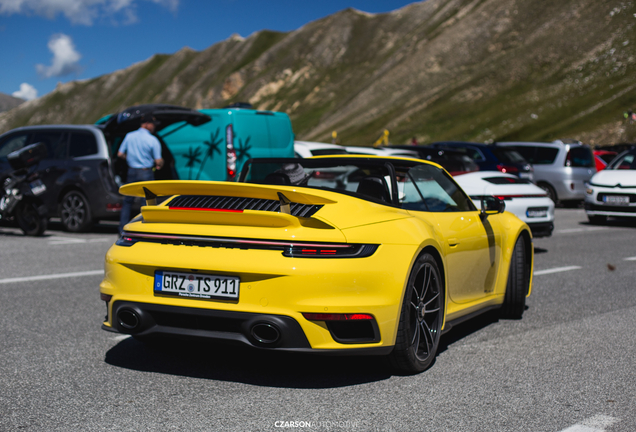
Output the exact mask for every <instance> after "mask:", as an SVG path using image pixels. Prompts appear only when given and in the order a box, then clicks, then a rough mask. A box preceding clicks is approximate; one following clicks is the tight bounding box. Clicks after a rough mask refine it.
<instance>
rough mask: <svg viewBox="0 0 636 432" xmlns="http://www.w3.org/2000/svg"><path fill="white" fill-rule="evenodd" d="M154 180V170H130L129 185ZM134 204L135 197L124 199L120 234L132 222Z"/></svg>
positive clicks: (120, 219)
mask: <svg viewBox="0 0 636 432" xmlns="http://www.w3.org/2000/svg"><path fill="white" fill-rule="evenodd" d="M154 179H155V173H154V171H153V170H152V169H140V168H128V182H127V183H135V182H141V181H149V180H154ZM133 202H135V197H131V196H127V197H125V198H124V205H123V206H122V208H121V216H120V218H119V234H122V233H123V232H124V225H126V224H127V223H128V222H129V221H130V210H131V208H132V205H133ZM144 203H145V200H144Z"/></svg>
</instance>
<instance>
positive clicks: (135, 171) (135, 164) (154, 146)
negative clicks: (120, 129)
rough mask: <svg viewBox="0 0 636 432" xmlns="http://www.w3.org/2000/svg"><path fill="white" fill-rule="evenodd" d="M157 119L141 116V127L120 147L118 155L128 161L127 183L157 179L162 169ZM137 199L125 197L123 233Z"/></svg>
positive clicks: (120, 228)
mask: <svg viewBox="0 0 636 432" xmlns="http://www.w3.org/2000/svg"><path fill="white" fill-rule="evenodd" d="M155 127H156V120H155V118H154V117H153V116H152V115H151V114H144V115H142V116H141V127H140V128H139V129H137V130H136V131H133V132H129V133H128V134H127V135H126V137H125V138H124V141H123V142H122V143H121V146H120V147H119V151H118V152H117V156H119V157H120V158H123V159H125V160H126V162H128V178H127V181H126V182H127V183H134V182H140V181H148V180H154V179H155V173H154V170H155V169H161V167H162V166H163V159H162V158H161V143H159V140H158V139H157V137H155V136H154V135H153V132H154V131H155ZM134 201H135V198H134V197H130V196H127V197H125V198H124V204H123V206H122V209H121V216H120V219H119V233H120V234H121V233H123V231H124V225H126V224H127V223H128V222H129V221H130V210H131V208H132V204H133V202H134Z"/></svg>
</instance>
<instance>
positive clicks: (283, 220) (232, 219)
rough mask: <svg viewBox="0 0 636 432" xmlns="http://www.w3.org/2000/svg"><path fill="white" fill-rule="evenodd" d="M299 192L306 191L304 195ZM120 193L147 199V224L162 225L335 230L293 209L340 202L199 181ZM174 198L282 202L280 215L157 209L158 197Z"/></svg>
mask: <svg viewBox="0 0 636 432" xmlns="http://www.w3.org/2000/svg"><path fill="white" fill-rule="evenodd" d="M297 189H303V190H302V192H300V191H298V190H297ZM119 192H120V193H121V194H123V195H128V196H136V197H145V198H146V201H147V205H146V206H144V207H142V209H141V212H142V215H143V217H144V220H145V221H146V222H160V223H203V224H217V225H243V226H266V227H285V226H301V225H302V226H310V227H313V228H327V227H328V228H333V227H331V226H327V225H325V224H324V223H323V222H319V221H317V220H314V222H311V221H310V220H307V219H306V218H299V217H296V216H293V215H292V212H291V211H290V209H291V206H292V204H293V203H297V204H304V205H309V206H322V205H325V204H334V203H336V202H337V201H336V200H334V199H331V197H330V195H334V198H335V195H336V194H335V193H334V192H330V191H321V190H312V189H305V188H297V187H296V186H272V185H256V184H248V183H230V182H214V181H197V180H168V181H147V182H138V183H130V184H127V185H124V186H122V187H121V188H120V189H119ZM174 195H196V196H223V197H225V196H227V197H234V198H248V199H264V200H276V201H278V202H280V212H272V211H255V210H241V211H237V212H231V213H228V212H226V211H224V210H223V209H210V210H212V211H200V210H204V209H201V208H197V209H195V208H175V207H170V206H169V205H168V206H157V205H156V203H157V200H156V198H157V197H161V196H163V197H165V196H174ZM175 199H176V198H175ZM171 201H174V200H171ZM308 217H309V216H308ZM301 219H302V220H301Z"/></svg>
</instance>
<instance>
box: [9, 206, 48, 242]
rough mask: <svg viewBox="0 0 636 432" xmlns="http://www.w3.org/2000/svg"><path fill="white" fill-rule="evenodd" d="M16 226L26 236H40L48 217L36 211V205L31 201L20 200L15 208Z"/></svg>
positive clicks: (44, 229)
mask: <svg viewBox="0 0 636 432" xmlns="http://www.w3.org/2000/svg"><path fill="white" fill-rule="evenodd" d="M15 219H16V222H17V223H18V226H19V227H20V229H21V230H22V232H24V234H26V235H28V236H41V235H42V234H44V231H46V227H47V225H48V219H47V218H46V216H42V215H40V213H38V207H37V205H36V204H35V203H33V202H31V201H20V202H19V203H18V205H17V207H16V209H15Z"/></svg>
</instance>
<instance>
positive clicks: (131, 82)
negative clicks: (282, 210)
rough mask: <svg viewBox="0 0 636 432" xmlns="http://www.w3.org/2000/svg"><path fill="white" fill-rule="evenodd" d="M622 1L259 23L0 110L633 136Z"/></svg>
mask: <svg viewBox="0 0 636 432" xmlns="http://www.w3.org/2000/svg"><path fill="white" fill-rule="evenodd" d="M635 25H636V5H635V2H634V1H633V0H561V1H553V0H428V1H425V2H419V3H413V4H411V5H409V6H406V7H404V8H402V9H399V10H396V11H394V12H391V13H386V14H377V15H372V14H367V13H364V12H360V11H357V10H353V9H347V10H343V11H341V12H338V13H336V14H334V15H331V16H328V17H326V18H324V19H321V20H318V21H314V22H311V23H308V24H306V25H305V26H303V27H301V28H299V29H298V30H296V31H293V32H290V33H276V32H271V31H267V30H264V31H261V32H258V33H255V34H253V35H252V36H250V37H248V38H245V39H243V38H241V37H238V36H233V37H230V38H229V39H227V40H225V41H223V42H220V43H217V44H215V45H213V46H211V47H209V48H208V49H206V50H204V51H201V52H197V51H193V50H191V49H189V48H184V49H182V50H181V51H179V52H177V53H175V54H173V55H155V56H153V57H152V58H150V59H148V60H146V61H143V62H141V63H138V64H135V65H132V66H130V67H129V68H126V69H123V70H119V71H115V72H113V73H111V74H108V75H104V76H101V77H98V78H95V79H91V80H86V81H76V82H71V83H68V84H64V85H60V86H59V87H58V88H57V89H56V90H55V91H54V92H52V93H50V94H48V95H46V96H44V97H42V98H39V99H37V100H34V101H30V102H27V103H25V104H23V105H21V106H20V107H18V108H16V109H14V110H12V111H10V112H8V113H3V114H0V131H2V132H4V131H6V130H9V129H10V128H13V127H16V126H19V125H25V124H42V123H92V122H94V121H95V120H97V119H98V118H100V117H101V116H103V115H105V114H107V113H111V112H115V111H118V110H121V109H123V108H125V107H127V106H130V105H135V104H140V103H149V102H158V103H171V104H178V105H184V106H190V107H196V108H212V107H221V106H224V105H226V104H228V103H231V102H235V101H249V102H251V103H252V104H253V105H254V106H255V107H256V108H258V109H270V110H281V111H285V112H287V113H288V114H289V115H290V116H291V118H292V122H293V126H294V130H295V132H296V136H297V137H298V138H301V139H306V140H317V141H328V140H330V136H331V131H333V130H337V131H338V136H339V137H340V139H341V140H342V142H343V143H347V144H352V145H365V144H369V143H371V142H373V141H374V140H375V139H376V138H377V137H378V136H379V135H380V134H381V133H382V131H383V130H384V129H385V128H386V129H389V131H390V132H391V135H390V138H391V141H392V142H394V143H403V142H407V141H408V140H410V138H411V137H412V136H415V137H417V139H418V141H420V142H429V141H434V140H447V139H459V140H475V141H489V140H517V139H519V140H551V139H554V138H561V137H563V138H566V137H567V138H578V139H582V140H584V141H587V142H590V143H592V144H603V143H615V142H621V141H626V140H636V136H633V137H632V136H630V135H631V134H632V132H630V130H629V128H628V127H626V125H625V124H624V121H623V120H622V113H623V111H625V110H627V109H628V108H635V109H636V37H635V36H636V31H635V28H634V26H635Z"/></svg>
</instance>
